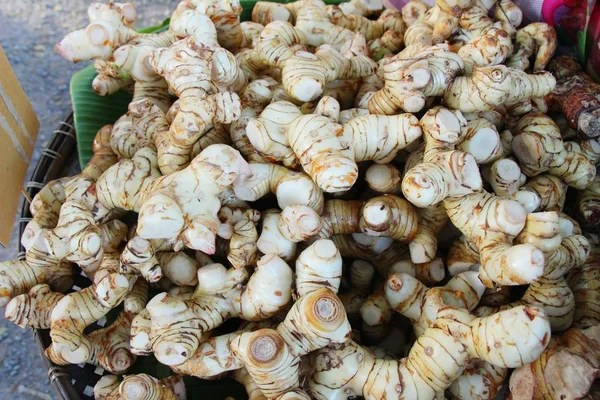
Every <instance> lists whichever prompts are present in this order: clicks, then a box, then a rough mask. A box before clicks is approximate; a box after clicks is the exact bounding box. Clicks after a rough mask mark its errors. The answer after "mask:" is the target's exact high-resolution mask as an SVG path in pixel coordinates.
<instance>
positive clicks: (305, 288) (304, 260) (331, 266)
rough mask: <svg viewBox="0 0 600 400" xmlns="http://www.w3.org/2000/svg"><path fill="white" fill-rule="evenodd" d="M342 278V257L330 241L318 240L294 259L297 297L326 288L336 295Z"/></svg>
mask: <svg viewBox="0 0 600 400" xmlns="http://www.w3.org/2000/svg"><path fill="white" fill-rule="evenodd" d="M341 278H342V256H341V255H340V252H339V251H338V249H337V248H336V247H335V244H334V243H333V242H332V241H331V240H327V239H320V240H317V241H316V242H314V243H313V244H311V245H310V246H309V247H307V248H306V249H305V250H304V251H302V253H300V255H299V256H298V258H297V259H296V291H297V293H298V296H304V295H305V294H308V293H311V292H314V291H316V290H318V289H320V288H322V287H326V288H328V289H329V290H331V291H332V292H333V293H337V291H338V289H339V287H340V281H341Z"/></svg>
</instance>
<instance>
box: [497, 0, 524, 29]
mask: <svg viewBox="0 0 600 400" xmlns="http://www.w3.org/2000/svg"><path fill="white" fill-rule="evenodd" d="M494 18H495V19H496V20H498V21H500V22H501V23H502V28H503V29H505V30H506V31H507V32H509V33H510V28H509V26H508V24H510V26H512V28H513V29H517V28H518V27H519V26H520V25H521V22H523V11H521V9H520V8H519V6H518V5H516V4H515V3H514V2H513V1H512V0H500V1H498V2H497V3H496V7H494Z"/></svg>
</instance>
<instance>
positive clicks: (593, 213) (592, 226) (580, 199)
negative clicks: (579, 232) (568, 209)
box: [577, 176, 600, 232]
mask: <svg viewBox="0 0 600 400" xmlns="http://www.w3.org/2000/svg"><path fill="white" fill-rule="evenodd" d="M577 217H578V219H579V221H580V222H581V224H582V226H583V227H584V228H586V230H588V231H591V232H593V231H597V230H598V223H600V177H599V176H596V177H595V178H594V180H593V182H592V184H591V185H589V186H588V187H587V188H586V189H584V190H582V191H581V192H579V193H578V194H577Z"/></svg>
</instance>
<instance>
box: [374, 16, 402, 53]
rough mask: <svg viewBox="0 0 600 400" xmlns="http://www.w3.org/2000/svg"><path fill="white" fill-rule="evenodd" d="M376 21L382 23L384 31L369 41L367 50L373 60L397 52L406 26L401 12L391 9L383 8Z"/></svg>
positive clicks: (400, 47)
mask: <svg viewBox="0 0 600 400" xmlns="http://www.w3.org/2000/svg"><path fill="white" fill-rule="evenodd" d="M377 21H381V22H382V23H383V28H384V30H385V32H384V33H383V35H381V37H380V38H376V39H374V40H372V41H370V42H369V51H370V54H371V57H372V58H373V60H375V61H379V60H381V59H382V58H384V57H388V56H394V55H395V54H398V52H399V51H400V50H401V49H402V46H404V31H405V28H406V25H405V23H404V21H403V19H402V15H401V13H400V12H399V11H395V10H391V9H387V10H384V11H383V12H382V13H381V15H380V16H379V18H378V19H377Z"/></svg>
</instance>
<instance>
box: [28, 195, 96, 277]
mask: <svg viewBox="0 0 600 400" xmlns="http://www.w3.org/2000/svg"><path fill="white" fill-rule="evenodd" d="M99 225H100V224H98V223H97V222H96V221H95V219H94V216H93V214H92V211H91V210H90V209H89V208H88V206H87V205H86V204H85V203H84V202H82V201H77V200H69V201H66V202H65V203H64V204H63V205H62V207H61V208H60V216H59V219H58V222H57V224H56V227H55V228H54V229H51V230H46V231H43V232H41V233H40V235H41V236H42V237H41V238H40V239H43V240H44V244H45V246H46V247H47V249H48V253H49V254H50V255H51V256H53V257H55V258H58V259H60V260H68V261H71V262H75V263H77V264H78V265H79V266H80V267H81V269H83V270H84V271H86V272H90V273H92V272H94V271H95V270H96V269H97V268H98V266H99V265H100V262H101V261H102V257H103V255H104V249H103V247H102V232H101V229H100V226H99Z"/></svg>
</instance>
